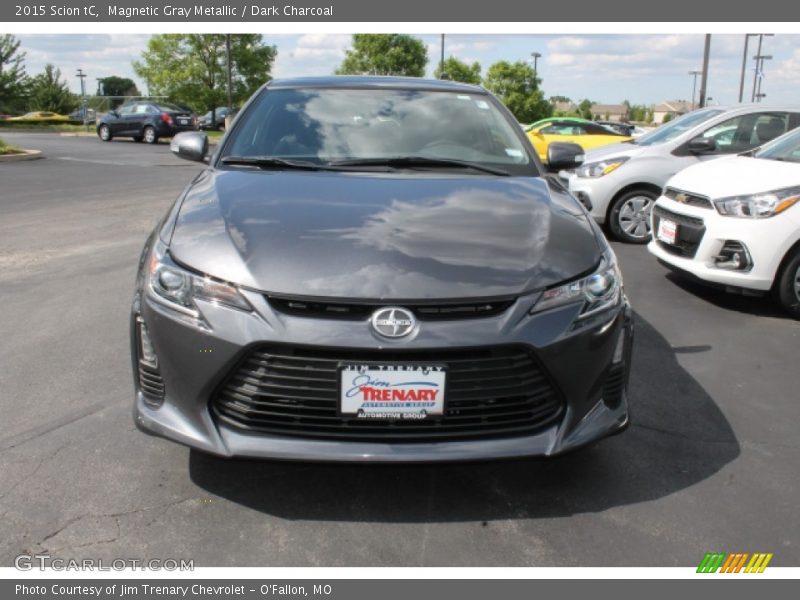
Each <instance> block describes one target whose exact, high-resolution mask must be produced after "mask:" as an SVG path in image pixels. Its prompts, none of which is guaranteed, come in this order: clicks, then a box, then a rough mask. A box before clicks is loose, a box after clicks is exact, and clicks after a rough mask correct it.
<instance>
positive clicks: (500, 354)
mask: <svg viewBox="0 0 800 600" xmlns="http://www.w3.org/2000/svg"><path fill="white" fill-rule="evenodd" d="M341 361H348V362H356V363H358V362H378V363H392V362H401V363H408V362H423V363H424V362H428V363H430V362H435V363H436V364H443V365H445V366H446V368H447V384H446V394H447V395H446V397H445V414H444V415H442V416H439V417H429V418H428V419H426V420H424V421H416V420H402V421H375V420H368V421H365V420H363V419H357V418H349V417H343V416H340V415H339V414H338V412H337V402H338V365H339V363H340V362H341ZM563 406H564V403H563V401H562V399H561V396H560V394H559V393H558V391H557V390H556V388H555V386H554V385H553V384H552V382H551V381H550V378H549V377H548V375H547V374H546V373H545V372H544V370H543V369H542V368H541V367H540V366H539V364H538V362H537V361H536V359H535V357H534V356H533V354H532V353H531V352H530V351H529V350H528V349H527V348H525V347H523V346H501V347H488V348H476V349H456V350H453V349H443V350H431V351H419V350H403V351H378V350H335V349H331V350H328V349H318V348H300V347H293V346H291V347H290V346H278V345H270V346H263V347H258V348H256V349H254V350H252V351H251V352H250V353H249V354H248V355H247V356H246V357H245V359H244V360H243V361H242V362H241V363H240V364H239V365H238V366H237V367H236V368H235V369H234V370H233V372H232V373H231V375H230V376H229V377H228V378H227V380H226V381H225V382H224V384H223V385H222V387H221V389H220V390H219V391H218V393H217V394H216V396H215V397H214V398H213V400H212V409H213V411H214V413H215V415H216V416H217V418H218V419H220V420H222V421H224V422H225V423H227V424H229V425H232V426H234V427H238V428H240V429H244V430H248V431H252V432H261V433H269V434H275V435H287V436H295V437H303V438H315V439H337V440H358V441H381V442H387V441H400V442H426V441H439V440H441V441H445V440H448V441H449V440H459V439H481V438H484V439H485V438H495V437H506V436H515V435H516V436H520V435H527V434H531V433H534V432H536V431H537V430H540V429H542V428H543V427H545V426H547V425H550V424H551V423H553V422H554V421H556V420H557V419H558V418H559V417H560V415H561V413H562V410H563Z"/></svg>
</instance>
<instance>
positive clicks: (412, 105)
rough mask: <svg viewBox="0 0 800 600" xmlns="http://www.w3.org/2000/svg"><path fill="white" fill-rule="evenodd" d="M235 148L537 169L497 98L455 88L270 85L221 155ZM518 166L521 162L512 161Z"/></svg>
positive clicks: (240, 152)
mask: <svg viewBox="0 0 800 600" xmlns="http://www.w3.org/2000/svg"><path fill="white" fill-rule="evenodd" d="M229 155H234V156H276V157H283V158H301V159H303V160H311V161H315V162H329V161H337V160H353V159H383V158H392V157H398V156H423V157H429V158H437V159H450V160H462V161H469V162H475V163H479V164H486V165H487V166H490V165H496V166H500V167H501V168H503V169H506V170H509V171H511V172H514V171H518V172H519V173H520V174H522V173H525V174H527V175H531V174H532V173H531V167H530V164H531V158H530V155H529V154H528V151H527V143H526V141H525V138H524V137H523V134H522V131H521V130H520V129H519V127H518V126H517V124H516V123H512V122H511V121H510V120H508V119H506V117H505V116H504V115H503V113H501V112H500V109H499V108H498V107H497V106H496V104H495V103H494V101H493V100H492V99H491V97H489V96H487V95H485V94H480V93H478V94H464V93H454V92H449V91H448V92H443V91H427V90H402V89H369V90H363V89H361V90H360V89H319V88H308V89H276V90H267V91H266V92H264V93H263V94H262V95H261V96H260V97H259V98H258V100H257V101H256V102H255V103H254V104H253V105H252V106H251V107H250V108H249V109H248V110H247V112H246V113H245V114H244V119H241V117H240V121H239V124H238V125H237V127H236V129H235V130H234V131H233V132H232V136H231V138H230V140H229V143H228V144H226V147H225V148H224V150H223V153H222V154H221V157H224V156H229ZM514 165H519V166H520V167H521V168H520V169H518V170H517V169H508V168H507V167H509V166H514ZM522 167H524V168H522Z"/></svg>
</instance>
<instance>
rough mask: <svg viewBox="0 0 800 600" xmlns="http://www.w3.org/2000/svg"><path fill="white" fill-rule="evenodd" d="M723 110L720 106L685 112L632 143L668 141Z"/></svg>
mask: <svg viewBox="0 0 800 600" xmlns="http://www.w3.org/2000/svg"><path fill="white" fill-rule="evenodd" d="M723 112H725V110H724V109H722V108H701V109H700V110H695V111H692V112H690V113H686V114H685V115H682V116H680V117H678V118H677V119H675V120H674V121H670V122H669V123H665V124H664V125H662V126H661V127H659V128H657V129H654V130H653V131H651V132H650V133H646V134H644V135H643V136H642V137H640V138H636V140H634V141H633V142H632V143H634V144H636V145H637V146H652V145H654V144H663V143H664V142H668V141H670V140H671V139H674V138H676V137H678V136H679V135H680V134H682V133H683V132H685V131H688V130H690V129H692V128H694V127H696V126H697V125H699V124H700V123H704V122H705V121H708V120H709V119H711V118H712V117H716V116H717V115H719V114H721V113H723Z"/></svg>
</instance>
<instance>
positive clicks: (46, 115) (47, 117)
mask: <svg viewBox="0 0 800 600" xmlns="http://www.w3.org/2000/svg"><path fill="white" fill-rule="evenodd" d="M6 120H7V121H69V117H65V116H64V115H60V114H58V113H54V112H47V111H43V110H36V111H33V112H29V113H25V114H24V115H22V116H21V117H10V118H8V119H6Z"/></svg>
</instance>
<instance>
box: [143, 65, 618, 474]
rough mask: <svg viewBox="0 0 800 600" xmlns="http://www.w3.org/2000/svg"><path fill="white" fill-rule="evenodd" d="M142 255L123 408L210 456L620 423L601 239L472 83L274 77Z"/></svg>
mask: <svg viewBox="0 0 800 600" xmlns="http://www.w3.org/2000/svg"><path fill="white" fill-rule="evenodd" d="M171 147H172V150H173V152H175V153H176V154H177V155H178V156H180V157H183V158H187V159H191V160H196V161H202V160H203V159H204V157H205V155H206V153H207V149H208V139H207V137H206V135H205V134H204V133H201V132H197V133H183V134H180V135H178V136H176V137H175V138H174V139H173V140H172V145H171ZM581 153H582V150H581V149H580V148H579V147H578V146H576V145H574V144H568V145H563V144H562V145H557V144H553V145H552V146H551V148H550V161H551V163H555V164H560V165H561V166H565V165H571V164H574V163H575V161H576V157H578V156H579V155H580V154H581ZM139 265H140V266H139V274H138V280H137V286H136V293H135V298H134V302H133V310H132V313H131V350H132V358H133V360H132V363H133V369H134V378H135V410H134V415H135V422H136V424H137V426H138V427H139V428H141V429H142V430H144V431H147V432H150V433H153V434H156V435H160V436H163V437H166V438H169V439H171V440H174V441H177V442H181V443H183V444H186V445H188V446H191V447H194V448H198V449H201V450H203V451H205V452H209V453H213V454H218V455H224V456H233V455H239V456H250V457H262V458H279V459H299V460H320V461H388V462H397V461H447V460H467V459H482V458H500V457H510V456H528V455H552V454H558V453H560V452H564V451H566V450H569V449H573V448H577V447H579V446H582V445H584V444H586V443H589V442H591V441H594V440H597V439H599V438H602V437H604V436H607V435H610V434H613V433H616V432H619V431H621V430H622V429H624V428H625V426H626V425H627V423H628V409H627V406H628V402H627V392H626V381H627V377H628V365H629V364H630V362H629V361H630V351H631V340H632V338H631V331H632V330H631V328H632V322H631V309H630V306H629V304H628V301H627V299H626V297H625V294H624V292H623V289H622V279H621V276H620V273H619V270H618V267H617V262H616V259H615V257H614V253H613V251H612V250H611V248H610V247H609V246H608V243H607V242H606V240H605V237H604V236H603V234H602V232H601V231H600V228H599V227H598V226H597V225H596V224H595V223H594V222H593V221H592V220H591V219H590V218H589V217H588V215H587V214H586V212H585V210H584V209H583V208H582V207H581V206H580V205H579V204H578V203H577V201H576V200H575V199H574V198H573V197H572V196H570V195H569V194H568V193H567V191H566V190H565V189H564V188H563V187H562V186H560V185H559V184H558V181H557V179H556V180H555V181H553V180H551V178H548V177H545V173H544V170H543V169H542V166H541V164H540V163H539V161H538V159H537V158H536V155H535V153H534V151H533V148H532V146H531V145H530V144H529V143H528V141H527V139H526V137H525V135H524V132H523V131H522V130H521V129H520V128H519V126H518V124H517V123H516V121H515V120H514V117H513V116H512V115H511V113H510V112H509V111H508V110H507V109H506V108H505V107H504V106H503V105H502V104H501V103H500V102H499V101H498V100H497V99H496V98H495V97H494V96H492V95H491V94H489V92H487V91H486V90H484V89H483V88H480V87H477V86H471V85H466V84H460V83H455V82H450V81H426V80H422V79H413V78H387V77H324V78H308V79H295V80H277V81H272V82H270V83H269V84H267V85H266V86H264V87H263V88H261V89H260V90H259V91H258V92H256V93H255V95H254V96H253V98H252V99H251V100H250V101H249V102H248V104H247V105H246V106H245V107H243V109H242V111H241V113H240V114H239V116H238V117H237V119H236V121H235V122H234V124H233V126H232V127H231V128H230V130H229V132H228V135H227V136H226V138H225V141H224V142H223V145H222V146H221V147H219V148H218V149H217V150H216V152H215V154H214V158H213V159H211V162H210V163H209V165H208V167H207V168H206V169H205V170H204V171H202V173H201V174H200V175H199V176H196V177H194V179H193V181H192V182H191V183H190V184H189V186H188V188H187V189H186V190H185V192H184V193H183V194H181V197H180V199H179V200H178V201H177V203H176V205H175V206H174V207H173V208H172V210H170V211H169V213H168V214H167V215H166V216H165V217H164V219H163V220H162V222H161V224H160V225H159V226H158V227H157V228H156V229H155V230H154V231H153V233H152V234H151V236H150V238H149V239H148V240H147V242H146V245H145V247H144V250H143V253H142V255H141V260H140V263H139ZM576 372H580V375H581V376H580V377H576V376H575V373H576Z"/></svg>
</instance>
